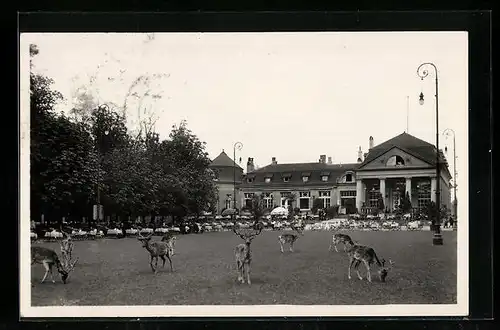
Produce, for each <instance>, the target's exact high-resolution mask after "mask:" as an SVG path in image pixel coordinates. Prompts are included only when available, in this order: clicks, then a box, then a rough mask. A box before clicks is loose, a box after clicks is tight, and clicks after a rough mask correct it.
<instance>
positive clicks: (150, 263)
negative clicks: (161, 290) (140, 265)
mask: <svg viewBox="0 0 500 330" xmlns="http://www.w3.org/2000/svg"><path fill="white" fill-rule="evenodd" d="M153 259H154V257H153V256H151V260H150V261H149V265H150V266H151V269H152V270H153V272H155V273H156V269H155V267H154V266H153Z"/></svg>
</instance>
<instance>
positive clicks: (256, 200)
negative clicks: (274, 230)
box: [249, 194, 264, 223]
mask: <svg viewBox="0 0 500 330" xmlns="http://www.w3.org/2000/svg"><path fill="white" fill-rule="evenodd" d="M249 211H250V213H251V214H252V217H253V219H254V223H258V222H259V220H260V218H261V217H262V216H263V215H264V203H263V198H262V196H261V195H258V194H254V195H253V197H252V201H251V203H250V208H249Z"/></svg>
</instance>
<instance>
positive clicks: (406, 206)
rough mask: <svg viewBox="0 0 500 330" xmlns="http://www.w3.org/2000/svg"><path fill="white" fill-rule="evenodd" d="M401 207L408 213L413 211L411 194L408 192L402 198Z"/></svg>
mask: <svg viewBox="0 0 500 330" xmlns="http://www.w3.org/2000/svg"><path fill="white" fill-rule="evenodd" d="M399 207H400V209H401V211H402V212H403V213H408V212H410V211H411V209H412V205H411V200H410V194H409V193H408V192H406V194H405V195H404V197H403V198H402V199H401V203H400V205H399Z"/></svg>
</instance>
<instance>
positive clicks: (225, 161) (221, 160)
mask: <svg viewBox="0 0 500 330" xmlns="http://www.w3.org/2000/svg"><path fill="white" fill-rule="evenodd" d="M209 166H210V167H235V166H236V168H239V169H242V168H241V167H240V166H239V165H238V164H236V163H235V162H234V161H233V160H232V159H231V158H229V156H228V155H227V154H226V152H225V151H224V150H222V152H221V153H220V154H219V156H217V157H215V159H214V160H213V161H212V163H210V165H209Z"/></svg>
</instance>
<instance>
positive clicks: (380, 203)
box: [378, 194, 385, 212]
mask: <svg viewBox="0 0 500 330" xmlns="http://www.w3.org/2000/svg"><path fill="white" fill-rule="evenodd" d="M378 209H379V211H380V212H384V210H385V205H384V198H383V196H382V194H379V196H378Z"/></svg>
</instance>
